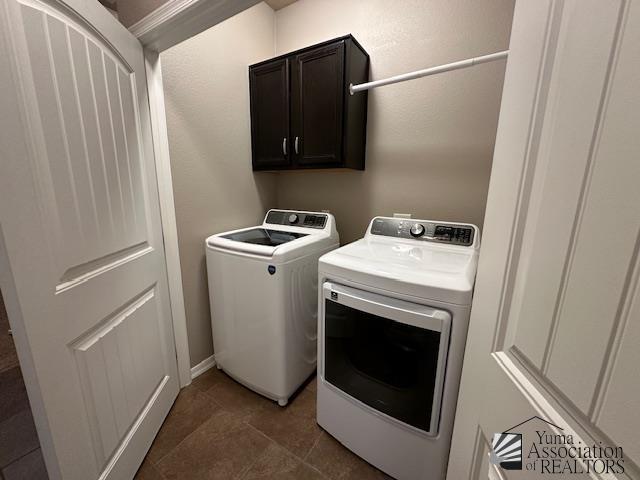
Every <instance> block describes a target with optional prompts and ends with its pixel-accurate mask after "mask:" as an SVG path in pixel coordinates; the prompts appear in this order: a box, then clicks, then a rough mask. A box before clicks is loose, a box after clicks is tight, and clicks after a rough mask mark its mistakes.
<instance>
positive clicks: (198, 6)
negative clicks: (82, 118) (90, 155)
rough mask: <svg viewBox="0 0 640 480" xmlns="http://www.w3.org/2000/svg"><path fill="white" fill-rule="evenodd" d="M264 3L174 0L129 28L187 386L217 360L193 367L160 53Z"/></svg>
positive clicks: (183, 383) (181, 366)
mask: <svg viewBox="0 0 640 480" xmlns="http://www.w3.org/2000/svg"><path fill="white" fill-rule="evenodd" d="M258 3H260V0H169V1H168V2H166V3H165V4H164V5H162V6H160V7H159V8H157V9H156V10H154V11H152V12H151V13H150V14H149V15H147V16H146V17H144V18H142V19H141V20H140V21H138V22H137V23H135V24H133V25H132V26H131V27H129V31H130V32H131V33H132V34H133V35H134V36H135V37H136V38H137V39H138V40H139V41H140V43H142V46H143V48H144V55H145V68H146V73H147V89H148V93H149V110H150V114H151V135H152V138H153V149H154V153H155V164H156V181H157V183H158V196H159V197H160V217H161V219H162V236H163V238H164V252H165V258H166V263H167V276H168V285H169V298H170V302H171V317H172V320H173V332H174V338H175V343H176V357H177V361H178V377H179V379H180V387H181V388H182V387H186V386H187V385H189V384H190V383H191V380H192V379H193V378H195V377H197V376H198V375H200V374H201V373H203V372H205V371H206V370H207V369H209V368H211V367H213V366H214V365H215V362H214V360H213V356H211V357H209V358H206V359H205V360H204V361H202V362H201V363H199V364H198V365H195V366H193V367H191V357H190V355H189V342H188V335H187V318H186V314H185V307H184V293H183V289H182V271H181V269H180V248H179V246H178V229H177V224H176V211H175V202H174V198H173V180H172V176H171V155H170V152H169V137H168V132H167V117H166V112H165V104H164V87H163V83H162V64H161V61H160V53H162V52H163V51H164V50H167V49H169V48H171V47H173V46H175V45H177V44H178V43H180V42H182V41H184V40H187V39H189V38H191V37H193V36H195V35H197V34H199V33H200V32H203V31H204V30H206V29H208V28H211V27H212V26H214V25H216V24H218V23H220V22H222V21H224V20H226V19H228V18H230V17H232V16H234V15H236V14H237V13H240V12H241V11H243V10H246V9H247V8H250V7H252V6H254V5H256V4H258Z"/></svg>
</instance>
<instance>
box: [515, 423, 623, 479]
mask: <svg viewBox="0 0 640 480" xmlns="http://www.w3.org/2000/svg"><path fill="white" fill-rule="evenodd" d="M536 434H537V436H538V438H537V439H536V441H534V442H532V444H531V448H530V449H529V451H528V453H527V455H526V460H525V462H526V467H525V468H526V469H527V470H529V471H534V472H539V473H543V474H545V473H547V474H571V473H573V474H581V473H596V474H603V473H613V474H616V473H624V454H623V451H622V447H612V446H604V445H602V442H600V443H599V444H598V445H595V444H594V445H591V446H589V445H585V444H583V443H582V441H578V442H577V444H575V443H574V440H573V435H559V434H555V433H548V432H547V431H546V430H542V431H540V430H536ZM523 453H524V452H523Z"/></svg>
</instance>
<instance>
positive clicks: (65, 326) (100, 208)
mask: <svg viewBox="0 0 640 480" xmlns="http://www.w3.org/2000/svg"><path fill="white" fill-rule="evenodd" d="M0 92H1V95H0V112H1V114H0V151H1V159H2V163H1V164H0V198H1V201H0V227H1V232H0V233H1V235H0V261H1V264H0V266H1V267H2V268H1V271H2V275H1V277H0V278H1V280H2V289H3V293H4V295H5V299H6V302H7V307H8V311H9V318H10V321H11V324H12V327H13V329H14V332H15V338H16V343H17V347H18V353H19V356H20V360H21V364H22V368H23V371H24V374H25V379H26V382H27V387H28V390H29V393H30V398H31V402H32V405H33V410H34V416H35V419H36V425H37V427H38V432H39V435H40V440H41V444H42V447H43V453H44V456H45V461H46V464H47V468H48V470H49V475H50V477H51V478H54V479H57V478H64V479H81V480H87V479H97V478H123V479H124V478H131V477H132V476H133V474H134V473H135V471H136V469H137V467H138V466H139V464H140V463H141V461H142V459H143V458H144V455H145V453H146V451H147V449H148V447H149V445H150V444H151V441H152V440H153V437H154V436H155V434H156V432H157V430H158V428H159V427H160V425H161V423H162V421H163V420H164V418H165V416H166V413H167V411H168V409H169V408H170V407H171V405H172V403H173V401H174V399H175V397H176V395H177V392H178V379H177V371H176V370H177V367H176V356H175V346H174V341H173V332H172V327H171V316H170V307H169V298H168V290H167V278H166V266H165V259H164V250H163V242H162V232H161V224H160V214H159V201H158V192H157V187H156V178H155V175H156V172H155V167H154V160H153V150H152V145H151V131H150V125H149V106H148V98H147V90H146V79H145V70H144V59H143V52H142V48H141V46H140V44H139V43H138V41H137V40H136V39H135V38H134V37H133V36H132V35H131V34H130V33H129V32H128V31H127V30H126V29H125V28H124V27H122V26H121V25H120V24H119V23H118V22H117V21H116V20H115V19H114V18H112V17H111V15H110V14H109V13H107V12H106V11H105V10H104V9H103V8H102V7H101V6H100V5H99V3H98V2H97V1H94V0H65V1H64V2H62V1H56V0H3V1H2V2H1V3H0Z"/></svg>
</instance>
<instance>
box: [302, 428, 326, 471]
mask: <svg viewBox="0 0 640 480" xmlns="http://www.w3.org/2000/svg"><path fill="white" fill-rule="evenodd" d="M316 424H317V423H316ZM318 426H319V427H320V425H318ZM320 428H322V427H320ZM322 435H324V430H321V431H320V435H318V438H316V441H315V442H313V445H312V446H311V448H310V449H309V451H308V452H307V454H306V455H305V456H304V458H303V459H302V460H303V461H304V462H306V461H307V458H309V456H310V455H311V452H313V450H314V449H315V448H316V447H317V446H318V443H320V438H321V437H322Z"/></svg>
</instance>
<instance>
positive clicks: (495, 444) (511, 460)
mask: <svg viewBox="0 0 640 480" xmlns="http://www.w3.org/2000/svg"><path fill="white" fill-rule="evenodd" d="M491 463H492V464H494V465H499V466H500V467H502V468H504V469H505V470H522V434H521V433H494V434H493V440H492V442H491Z"/></svg>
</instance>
